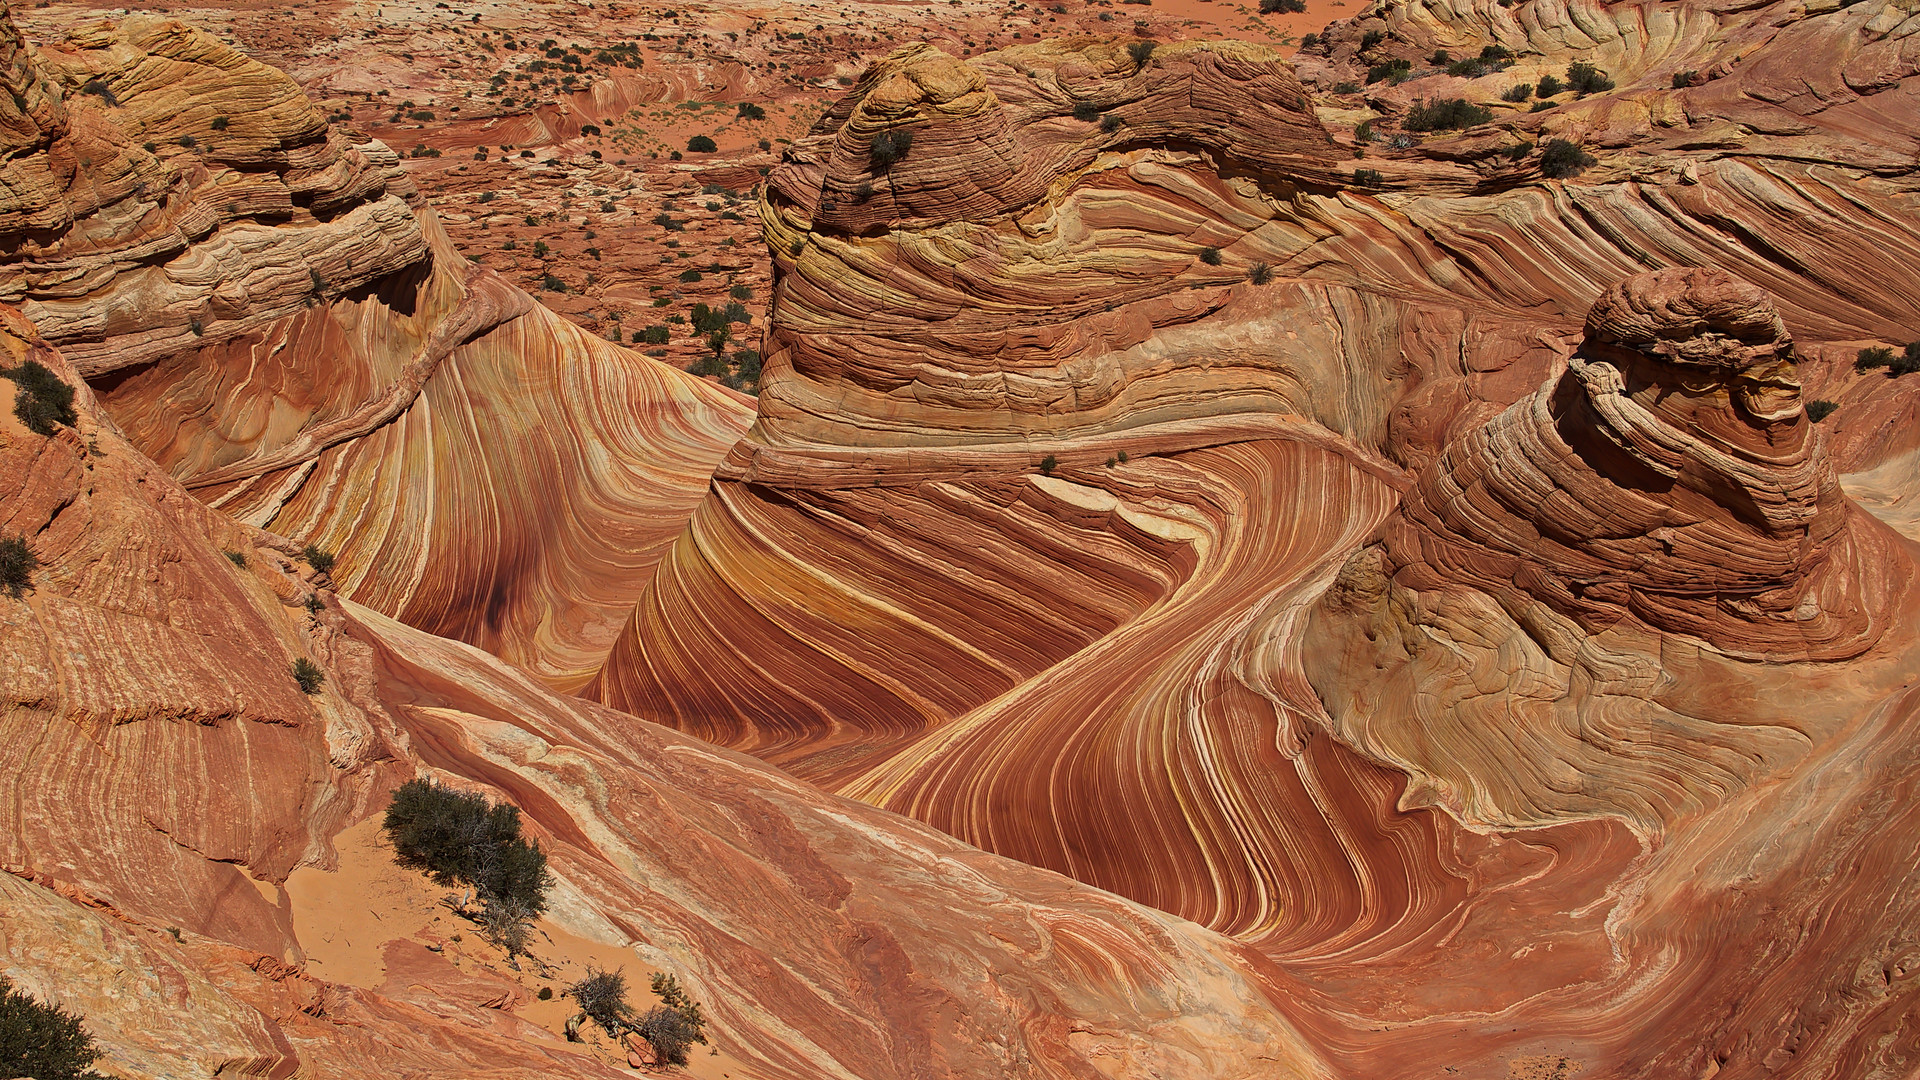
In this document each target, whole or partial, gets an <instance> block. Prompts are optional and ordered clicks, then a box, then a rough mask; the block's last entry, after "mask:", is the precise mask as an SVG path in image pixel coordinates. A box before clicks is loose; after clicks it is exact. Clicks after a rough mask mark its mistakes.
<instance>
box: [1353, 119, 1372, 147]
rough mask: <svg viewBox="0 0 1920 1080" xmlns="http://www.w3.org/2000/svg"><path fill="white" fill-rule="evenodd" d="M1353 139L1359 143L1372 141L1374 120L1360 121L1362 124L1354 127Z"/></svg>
mask: <svg viewBox="0 0 1920 1080" xmlns="http://www.w3.org/2000/svg"><path fill="white" fill-rule="evenodd" d="M1353 141H1354V142H1357V143H1370V142H1372V141H1373V121H1371V120H1362V121H1360V125H1359V126H1358V127H1356V128H1354V129H1353Z"/></svg>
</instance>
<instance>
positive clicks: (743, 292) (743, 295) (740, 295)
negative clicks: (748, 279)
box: [727, 285, 753, 300]
mask: <svg viewBox="0 0 1920 1080" xmlns="http://www.w3.org/2000/svg"><path fill="white" fill-rule="evenodd" d="M727 295H728V296H731V297H733V298H734V299H735V300H751V299H753V286H751V285H735V286H734V287H733V288H731V289H728V290H727Z"/></svg>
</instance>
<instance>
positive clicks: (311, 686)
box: [293, 656, 327, 695]
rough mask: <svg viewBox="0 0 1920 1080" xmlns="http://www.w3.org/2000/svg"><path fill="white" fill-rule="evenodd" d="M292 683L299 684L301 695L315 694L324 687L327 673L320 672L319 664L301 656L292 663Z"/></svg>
mask: <svg viewBox="0 0 1920 1080" xmlns="http://www.w3.org/2000/svg"><path fill="white" fill-rule="evenodd" d="M293 681H294V682H296V683H299V684H300V692H301V693H303V694H308V695H312V694H317V693H319V692H320V688H321V687H322V686H324V685H326V682H327V673H326V672H324V671H321V670H320V665H319V664H316V663H314V662H313V661H311V660H309V659H307V658H306V657H304V656H302V657H300V658H299V659H298V660H295V661H294V662H293Z"/></svg>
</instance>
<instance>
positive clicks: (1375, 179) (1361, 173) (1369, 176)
mask: <svg viewBox="0 0 1920 1080" xmlns="http://www.w3.org/2000/svg"><path fill="white" fill-rule="evenodd" d="M1380 180H1381V177H1380V170H1379V169H1355V170H1353V186H1354V187H1379V186H1380Z"/></svg>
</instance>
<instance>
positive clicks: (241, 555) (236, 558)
mask: <svg viewBox="0 0 1920 1080" xmlns="http://www.w3.org/2000/svg"><path fill="white" fill-rule="evenodd" d="M221 554H222V555H225V556H226V557H227V561H228V562H230V563H232V564H233V565H235V566H237V567H239V568H240V569H242V570H245V569H246V568H247V556H246V553H245V552H241V551H223V552H221Z"/></svg>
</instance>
